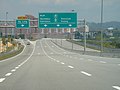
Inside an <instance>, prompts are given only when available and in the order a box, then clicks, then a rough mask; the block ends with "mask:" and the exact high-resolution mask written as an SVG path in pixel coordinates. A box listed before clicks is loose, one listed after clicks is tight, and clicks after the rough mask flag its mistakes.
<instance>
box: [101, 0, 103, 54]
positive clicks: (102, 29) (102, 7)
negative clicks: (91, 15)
mask: <svg viewBox="0 0 120 90" xmlns="http://www.w3.org/2000/svg"><path fill="white" fill-rule="evenodd" d="M102 52H103V0H101V54H102Z"/></svg>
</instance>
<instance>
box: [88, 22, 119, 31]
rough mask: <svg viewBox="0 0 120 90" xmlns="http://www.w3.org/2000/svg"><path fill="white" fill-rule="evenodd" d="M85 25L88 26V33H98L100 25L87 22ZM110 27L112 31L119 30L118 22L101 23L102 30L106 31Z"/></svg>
mask: <svg viewBox="0 0 120 90" xmlns="http://www.w3.org/2000/svg"><path fill="white" fill-rule="evenodd" d="M87 25H88V26H89V28H90V31H98V30H100V28H101V24H100V23H94V22H88V23H87ZM110 27H113V28H114V29H120V22H117V21H111V22H105V23H103V29H107V28H110Z"/></svg>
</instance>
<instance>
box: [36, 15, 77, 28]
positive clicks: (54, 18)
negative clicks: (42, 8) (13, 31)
mask: <svg viewBox="0 0 120 90" xmlns="http://www.w3.org/2000/svg"><path fill="white" fill-rule="evenodd" d="M38 27H39V28H76V27H77V13H39V20H38Z"/></svg>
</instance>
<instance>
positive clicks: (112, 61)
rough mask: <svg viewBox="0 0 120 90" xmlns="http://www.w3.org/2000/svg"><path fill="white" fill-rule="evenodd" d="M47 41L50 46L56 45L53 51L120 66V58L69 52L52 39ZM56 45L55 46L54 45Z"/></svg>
mask: <svg viewBox="0 0 120 90" xmlns="http://www.w3.org/2000/svg"><path fill="white" fill-rule="evenodd" d="M47 43H48V44H50V45H49V47H51V46H52V47H54V48H53V50H52V51H54V52H56V53H60V54H70V55H71V54H73V55H74V58H81V59H82V58H85V59H89V60H94V61H98V62H101V63H109V64H117V65H119V66H120V60H119V58H107V57H99V56H90V55H80V54H77V53H72V52H68V51H65V50H63V49H60V48H59V47H58V46H56V45H55V44H53V43H50V41H48V40H47ZM53 45H54V46H53Z"/></svg>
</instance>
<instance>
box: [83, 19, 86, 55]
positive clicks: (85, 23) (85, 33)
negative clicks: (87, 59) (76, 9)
mask: <svg viewBox="0 0 120 90" xmlns="http://www.w3.org/2000/svg"><path fill="white" fill-rule="evenodd" d="M83 22H84V54H85V52H86V20H85V19H84V21H83Z"/></svg>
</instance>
